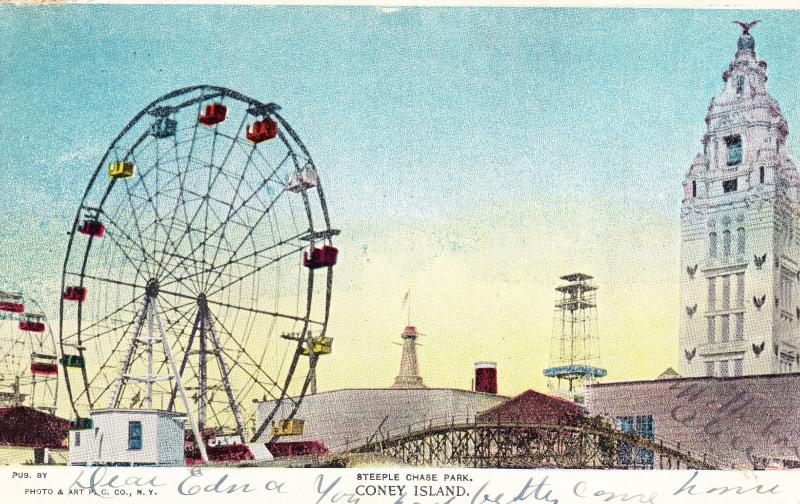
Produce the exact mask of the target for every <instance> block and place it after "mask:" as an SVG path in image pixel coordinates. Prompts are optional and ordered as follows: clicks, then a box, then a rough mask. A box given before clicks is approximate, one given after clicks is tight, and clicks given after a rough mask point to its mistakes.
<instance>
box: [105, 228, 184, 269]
mask: <svg viewBox="0 0 800 504" xmlns="http://www.w3.org/2000/svg"><path fill="white" fill-rule="evenodd" d="M109 224H110V225H111V226H113V227H114V229H116V230H118V231H119V232H120V234H121V235H122V236H123V237H124V238H125V239H126V240H127V241H128V242H129V243H131V244H132V245H133V249H134V250H136V251H137V252H141V253H142V257H143V259H149V260H150V261H153V262H154V263H155V262H156V258H155V257H153V256H151V255H150V253H149V252H148V251H147V250H145V249H144V248H143V247H139V246H136V242H135V241H134V239H133V238H132V237H131V236H130V235H129V234H128V233H126V232H125V230H124V229H123V228H122V227H120V226H118V225H117V223H116V222H115V221H114V220H110V221H109ZM106 236H108V237H109V240H111V241H112V242H113V243H114V244H115V245H116V246H117V248H118V249H119V250H120V251H122V253H123V255H124V256H125V258H126V259H127V260H128V262H130V263H131V265H132V266H133V267H134V268H137V269H136V278H139V277H141V278H142V280H144V281H145V282H147V281H148V280H149V279H150V278H153V277H152V276H151V277H150V278H146V277H145V276H144V275H142V272H141V269H138V268H139V265H138V264H137V262H136V261H134V259H133V258H132V257H131V256H130V255H129V254H128V253H127V252H126V250H128V249H127V248H126V247H124V246H123V245H122V244H121V243H120V242H119V241H118V240H116V238H115V236H114V233H107V234H106ZM176 270H177V268H168V269H167V268H165V269H164V272H165V273H167V275H168V276H170V277H172V278H173V279H175V280H178V278H177V277H176V276H175V274H176V273H175V272H176Z"/></svg>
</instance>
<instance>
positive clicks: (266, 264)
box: [208, 247, 303, 296]
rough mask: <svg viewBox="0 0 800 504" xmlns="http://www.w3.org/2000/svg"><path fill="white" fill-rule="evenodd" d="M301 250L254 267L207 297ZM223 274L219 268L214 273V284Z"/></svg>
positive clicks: (297, 249) (218, 287)
mask: <svg viewBox="0 0 800 504" xmlns="http://www.w3.org/2000/svg"><path fill="white" fill-rule="evenodd" d="M302 250H303V248H302V247H297V248H295V249H293V250H290V251H288V252H286V253H284V254H281V255H280V256H278V257H276V258H274V259H272V260H270V261H269V262H267V263H264V264H261V265H259V266H258V267H256V268H254V269H252V270H251V271H249V272H247V273H245V274H243V275H240V276H238V277H234V280H232V281H230V282H227V283H224V284H222V285H220V286H217V287H216V288H215V289H214V290H213V291H211V292H210V293H209V294H208V295H209V296H213V295H215V294H217V293H219V292H222V291H223V290H225V289H227V288H228V287H232V286H234V285H236V284H238V283H240V282H242V281H244V280H245V279H247V278H249V277H251V276H253V275H255V274H256V273H258V272H260V271H262V270H264V269H266V268H268V267H269V266H272V265H273V264H276V263H278V262H280V261H281V260H282V259H285V258H287V257H290V256H292V255H295V254H297V253H299V252H300V251H302ZM224 273H225V268H219V269H218V270H217V271H216V274H217V276H216V277H215V278H214V282H217V281H218V280H219V279H220V278H222V275H223V274H224Z"/></svg>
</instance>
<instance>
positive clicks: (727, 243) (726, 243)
mask: <svg viewBox="0 0 800 504" xmlns="http://www.w3.org/2000/svg"><path fill="white" fill-rule="evenodd" d="M722 254H723V255H724V256H725V257H728V256H729V255H731V232H730V230H729V229H726V230H725V231H723V232H722Z"/></svg>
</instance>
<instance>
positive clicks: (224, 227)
mask: <svg viewBox="0 0 800 504" xmlns="http://www.w3.org/2000/svg"><path fill="white" fill-rule="evenodd" d="M231 145H233V144H231ZM255 150H256V146H255V144H254V145H253V147H252V148H251V149H250V153H249V154H248V155H247V161H246V162H245V163H244V166H243V167H242V174H241V177H239V182H238V183H237V185H236V189H235V190H234V194H239V191H240V190H241V188H242V182H244V180H245V175H246V173H247V168H248V167H249V166H250V163H251V162H252V159H253V152H254V151H255ZM266 183H267V181H266V180H265V181H264V184H266ZM261 187H263V185H260V186H259V189H257V190H256V191H258V190H260V189H261ZM250 198H252V195H250V196H248V198H247V199H245V200H244V201H243V202H242V203H241V204H240V205H239V207H238V208H237V209H236V212H233V207H234V198H231V200H230V204H229V205H228V214H227V215H226V216H225V219H224V220H221V221H220V225H219V226H218V227H217V229H215V230H214V232H213V233H212V234H211V235H212V236H214V235H218V236H219V240H217V247H216V250H215V251H214V257H213V258H212V259H211V263H212V264H213V263H216V262H217V256H218V255H219V248H220V247H221V246H222V240H223V238H225V231H227V229H228V224H229V223H230V222H231V220H232V219H233V216H234V215H235V214H237V213H238V212H239V210H240V209H242V208H244V207H246V206H247V202H248V201H249V200H250ZM226 241H227V240H226Z"/></svg>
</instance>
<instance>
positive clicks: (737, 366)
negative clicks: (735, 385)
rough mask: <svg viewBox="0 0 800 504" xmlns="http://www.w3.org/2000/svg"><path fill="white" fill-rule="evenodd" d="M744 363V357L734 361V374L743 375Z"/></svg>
mask: <svg viewBox="0 0 800 504" xmlns="http://www.w3.org/2000/svg"><path fill="white" fill-rule="evenodd" d="M743 364H744V361H743V360H742V359H736V360H734V361H733V376H742V368H743Z"/></svg>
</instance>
